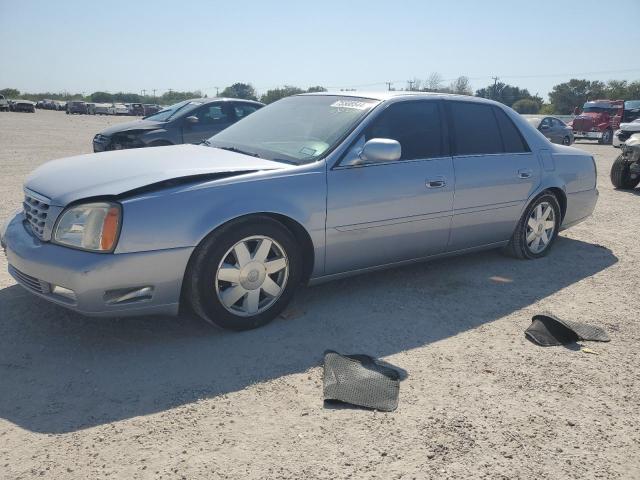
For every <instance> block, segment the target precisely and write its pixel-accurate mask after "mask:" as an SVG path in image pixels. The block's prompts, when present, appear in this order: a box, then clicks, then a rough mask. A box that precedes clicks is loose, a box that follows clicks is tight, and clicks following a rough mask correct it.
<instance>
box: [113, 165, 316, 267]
mask: <svg viewBox="0 0 640 480" xmlns="http://www.w3.org/2000/svg"><path fill="white" fill-rule="evenodd" d="M286 170H287V171H286V172H283V171H275V172H273V171H272V172H256V173H253V174H248V175H242V176H240V177H232V178H227V179H222V180H214V181H211V182H208V183H203V184H195V185H188V186H180V187H176V188H174V189H166V190H162V191H159V192H153V193H149V194H141V195H140V196H136V197H134V198H129V199H125V200H123V201H122V204H123V220H122V231H121V234H120V240H119V242H118V246H117V248H116V251H115V253H130V252H142V251H151V250H160V249H170V248H182V247H195V246H197V245H198V244H199V243H200V242H201V241H202V239H204V238H205V237H206V236H207V235H208V234H209V233H211V232H212V231H213V230H215V229H216V228H218V227H220V226H221V225H223V224H225V223H227V222H228V221H230V220H233V219H235V218H238V217H241V216H245V215H250V214H256V213H271V214H278V215H283V216H285V217H288V218H290V219H292V220H294V221H296V222H297V223H299V224H300V225H301V226H302V227H303V228H304V229H305V230H306V231H307V233H308V234H309V237H310V238H311V241H312V243H313V247H314V250H315V255H316V257H315V258H316V261H315V265H317V266H321V265H323V264H324V242H325V237H324V235H325V232H324V229H325V217H326V178H325V176H326V174H325V171H324V168H323V167H315V168H305V167H294V168H290V169H286Z"/></svg>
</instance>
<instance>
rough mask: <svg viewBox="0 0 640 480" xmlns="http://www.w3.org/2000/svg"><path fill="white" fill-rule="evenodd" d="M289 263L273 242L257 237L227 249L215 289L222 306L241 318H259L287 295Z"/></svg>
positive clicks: (216, 279)
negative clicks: (285, 291) (285, 292)
mask: <svg viewBox="0 0 640 480" xmlns="http://www.w3.org/2000/svg"><path fill="white" fill-rule="evenodd" d="M288 276H289V261H288V259H287V255H286V253H285V251H284V249H283V248H282V247H281V246H280V244H279V243H278V242H276V241H275V240H274V239H272V238H269V237H265V236H261V235H256V236H252V237H247V238H245V239H243V240H240V241H239V242H238V243H236V244H235V245H234V246H233V247H231V248H230V249H229V250H227V253H225V254H224V256H223V257H222V261H221V262H220V265H218V270H217V271H216V278H215V288H216V294H217V295H218V299H219V300H220V303H222V305H223V306H224V308H226V309H227V310H228V311H229V312H231V313H233V314H234V315H238V316H241V317H250V316H253V315H258V314H259V313H262V312H264V311H265V310H267V309H268V308H269V307H271V306H272V305H273V304H274V303H275V302H276V301H277V300H278V298H280V295H282V293H283V292H284V289H285V286H286V284H287V278H288Z"/></svg>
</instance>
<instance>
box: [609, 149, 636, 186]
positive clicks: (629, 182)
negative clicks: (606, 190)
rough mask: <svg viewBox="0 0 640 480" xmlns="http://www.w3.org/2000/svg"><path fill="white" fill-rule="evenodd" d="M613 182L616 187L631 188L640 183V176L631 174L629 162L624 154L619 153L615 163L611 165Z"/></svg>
mask: <svg viewBox="0 0 640 480" xmlns="http://www.w3.org/2000/svg"><path fill="white" fill-rule="evenodd" d="M611 183H612V184H613V186H614V187H615V188H620V189H623V190H631V189H632V188H635V187H636V186H637V185H638V183H640V177H638V176H636V177H635V178H633V177H632V176H631V169H630V168H629V164H628V163H627V162H626V161H625V158H624V155H618V158H616V160H615V162H613V165H611Z"/></svg>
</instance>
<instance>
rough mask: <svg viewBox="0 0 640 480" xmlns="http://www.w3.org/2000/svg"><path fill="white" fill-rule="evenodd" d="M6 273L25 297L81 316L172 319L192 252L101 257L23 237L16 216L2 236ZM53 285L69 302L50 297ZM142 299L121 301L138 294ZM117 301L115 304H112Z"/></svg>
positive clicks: (25, 233) (25, 234)
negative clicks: (26, 293) (69, 294)
mask: <svg viewBox="0 0 640 480" xmlns="http://www.w3.org/2000/svg"><path fill="white" fill-rule="evenodd" d="M1 240H2V245H3V247H4V248H5V252H6V255H7V260H8V263H9V273H10V274H11V275H12V276H13V277H14V278H15V280H16V281H17V282H18V283H19V284H20V285H22V286H23V287H24V288H26V289H27V290H29V291H30V292H31V293H33V294H35V295H38V296H39V297H42V298H45V299H46V300H49V301H51V302H53V303H57V304H59V305H62V306H64V307H67V308H70V309H72V310H75V311H77V312H80V313H82V314H84V315H90V316H102V317H119V316H129V315H150V314H166V315H176V314H177V313H178V308H179V303H180V290H181V288H182V278H183V276H184V272H185V268H186V265H187V262H188V261H189V257H190V256H191V252H192V251H193V248H191V247H187V248H175V249H169V250H156V251H150V252H138V253H123V254H102V253H93V252H84V251H81V250H74V249H72V248H67V247H62V246H60V245H55V244H52V243H49V242H42V241H40V240H39V239H38V238H36V237H35V236H33V235H32V234H31V233H29V232H28V231H27V229H26V228H25V226H24V224H23V216H22V214H21V213H20V214H17V215H16V216H15V217H14V218H13V219H12V220H11V221H10V222H9V224H8V225H7V228H6V231H5V232H4V233H3V236H2V239H1ZM54 285H57V286H59V287H63V288H64V289H68V290H71V291H73V292H74V294H75V299H74V300H71V299H69V298H68V297H64V296H61V295H57V294H55V293H54V288H53V287H54ZM147 287H151V288H150V289H147V290H145V293H146V295H145V296H138V297H137V296H135V295H133V296H131V295H129V296H127V292H131V291H137V290H140V289H143V288H147ZM120 298H123V300H122V301H121V302H119V303H118V302H116V303H113V302H114V299H120Z"/></svg>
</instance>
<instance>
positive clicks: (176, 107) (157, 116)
mask: <svg viewBox="0 0 640 480" xmlns="http://www.w3.org/2000/svg"><path fill="white" fill-rule="evenodd" d="M198 105H202V102H194V101H192V100H185V101H184V102H179V103H174V104H173V105H171V106H170V107H167V108H165V109H163V110H160V111H159V112H158V113H154V114H153V115H149V116H147V117H144V119H145V120H154V121H156V122H167V121H169V120H171V119H172V118H173V117H174V116H175V115H176V114H177V113H178V112H180V113H183V112H187V111H189V110H192V109H193V108H195V107H197V106H198Z"/></svg>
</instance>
